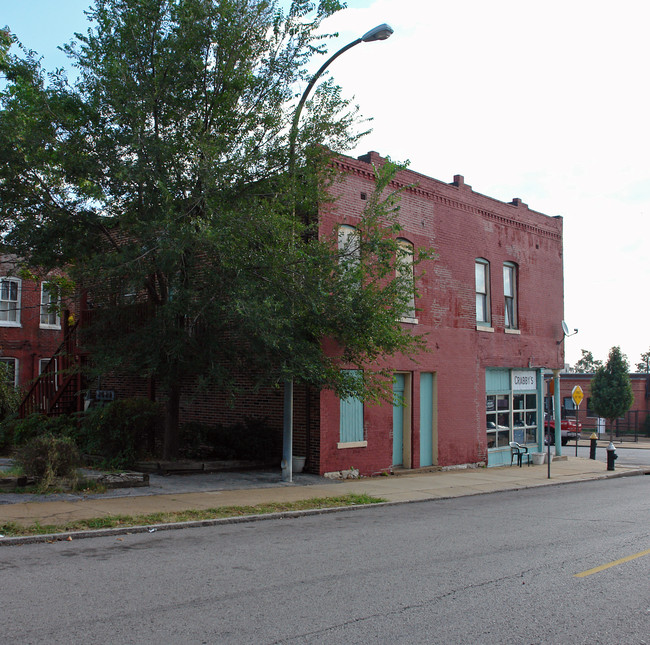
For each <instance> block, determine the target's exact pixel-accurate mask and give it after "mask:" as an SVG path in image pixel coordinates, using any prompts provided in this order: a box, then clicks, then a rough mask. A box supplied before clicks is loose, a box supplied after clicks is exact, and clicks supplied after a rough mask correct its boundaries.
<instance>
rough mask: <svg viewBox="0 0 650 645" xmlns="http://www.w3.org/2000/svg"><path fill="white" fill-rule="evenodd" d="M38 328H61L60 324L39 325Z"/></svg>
mask: <svg viewBox="0 0 650 645" xmlns="http://www.w3.org/2000/svg"><path fill="white" fill-rule="evenodd" d="M39 328H40V329H58V330H60V329H61V325H39Z"/></svg>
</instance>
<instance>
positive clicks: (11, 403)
mask: <svg viewBox="0 0 650 645" xmlns="http://www.w3.org/2000/svg"><path fill="white" fill-rule="evenodd" d="M19 405H20V392H19V391H18V390H17V389H16V388H15V387H14V386H13V385H12V384H11V383H10V382H9V378H8V371H7V366H6V365H5V364H4V363H0V421H2V420H4V419H6V418H7V417H8V416H10V415H12V414H13V413H14V412H15V411H16V410H17V409H18V406H19Z"/></svg>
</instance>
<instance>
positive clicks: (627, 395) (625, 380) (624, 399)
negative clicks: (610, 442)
mask: <svg viewBox="0 0 650 645" xmlns="http://www.w3.org/2000/svg"><path fill="white" fill-rule="evenodd" d="M633 402H634V393H633V391H632V383H631V382H630V375H629V365H628V362H627V358H626V357H625V355H624V354H623V353H622V352H621V349H620V347H612V349H611V350H610V351H609V357H608V358H607V363H606V364H605V365H604V366H602V367H599V368H598V369H597V370H596V374H595V375H594V378H593V379H592V380H591V405H592V408H593V410H594V412H595V413H596V414H597V415H598V416H599V417H603V418H605V419H607V420H608V421H609V424H610V426H609V431H610V439H611V438H613V436H614V422H615V421H616V419H618V418H619V417H621V416H623V415H624V414H625V413H626V412H627V411H628V410H629V409H630V407H631V405H632V403H633Z"/></svg>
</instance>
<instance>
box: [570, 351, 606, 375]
mask: <svg viewBox="0 0 650 645" xmlns="http://www.w3.org/2000/svg"><path fill="white" fill-rule="evenodd" d="M580 351H581V352H582V357H581V358H580V360H579V361H578V362H577V363H576V364H575V365H574V366H573V371H574V372H578V373H579V374H593V373H594V372H595V371H596V370H597V369H598V368H599V367H602V365H603V362H602V361H600V360H597V359H595V358H594V355H593V354H592V353H591V352H588V351H587V350H586V349H581V350H580Z"/></svg>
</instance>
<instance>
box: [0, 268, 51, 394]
mask: <svg viewBox="0 0 650 645" xmlns="http://www.w3.org/2000/svg"><path fill="white" fill-rule="evenodd" d="M0 277H1V279H2V281H3V282H4V289H3V292H2V295H1V296H0V359H2V360H3V362H5V363H7V364H8V365H9V366H13V368H15V372H16V378H15V384H16V385H17V386H18V387H20V388H21V389H23V390H26V389H28V388H29V387H30V386H31V384H32V382H33V381H34V379H35V378H36V377H37V376H38V374H39V365H40V361H41V360H43V359H49V358H51V357H52V355H53V354H54V353H55V352H56V350H57V348H58V347H59V346H60V345H61V342H62V341H63V331H62V327H63V325H62V321H61V320H60V319H59V318H58V317H57V316H52V317H51V318H50V317H48V318H47V319H44V321H43V322H42V321H41V289H42V284H43V282H42V281H40V280H28V279H21V278H19V277H18V276H17V272H16V265H15V262H14V261H12V259H11V258H10V257H7V256H5V257H3V258H2V259H1V260H0ZM7 282H8V283H10V284H11V286H9V285H8V284H7Z"/></svg>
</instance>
